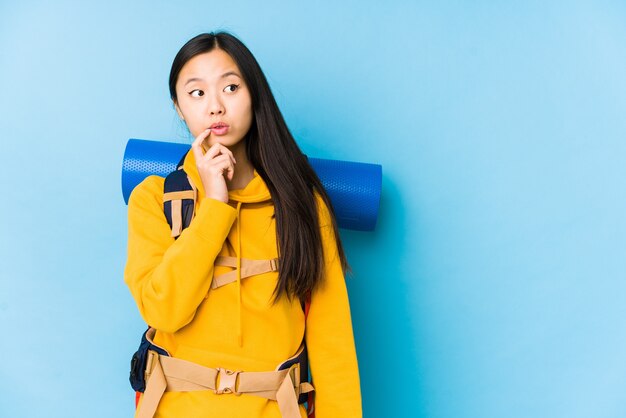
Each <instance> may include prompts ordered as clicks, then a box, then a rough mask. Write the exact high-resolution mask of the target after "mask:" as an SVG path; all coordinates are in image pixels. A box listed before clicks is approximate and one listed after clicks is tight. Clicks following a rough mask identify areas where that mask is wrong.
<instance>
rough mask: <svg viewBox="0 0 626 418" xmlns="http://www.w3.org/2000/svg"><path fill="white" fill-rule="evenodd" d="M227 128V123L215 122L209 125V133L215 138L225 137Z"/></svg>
mask: <svg viewBox="0 0 626 418" xmlns="http://www.w3.org/2000/svg"><path fill="white" fill-rule="evenodd" d="M228 128H229V126H228V124H227V123H224V122H215V123H214V124H213V125H211V132H212V133H213V134H214V135H217V136H221V135H226V134H227V133H228Z"/></svg>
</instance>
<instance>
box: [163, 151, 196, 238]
mask: <svg viewBox="0 0 626 418" xmlns="http://www.w3.org/2000/svg"><path fill="white" fill-rule="evenodd" d="M186 155H187V154H185V155H183V157H182V158H181V160H180V162H179V163H178V165H177V166H176V170H174V171H172V172H171V173H170V174H168V175H167V177H165V185H164V187H163V212H164V214H165V218H166V219H167V223H168V224H169V225H170V228H171V229H172V237H174V238H178V236H179V235H180V234H181V232H182V231H183V229H185V228H187V227H188V226H189V224H190V223H191V220H192V219H193V217H194V215H195V208H196V199H197V196H198V190H197V189H196V188H195V186H194V185H193V183H192V182H191V179H189V176H187V173H185V170H183V163H184V162H185V156H186Z"/></svg>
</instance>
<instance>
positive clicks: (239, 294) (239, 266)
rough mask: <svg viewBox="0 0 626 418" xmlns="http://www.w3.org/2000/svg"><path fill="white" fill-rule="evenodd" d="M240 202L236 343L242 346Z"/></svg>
mask: <svg viewBox="0 0 626 418" xmlns="http://www.w3.org/2000/svg"><path fill="white" fill-rule="evenodd" d="M240 209H241V202H237V247H238V248H237V314H238V316H239V318H238V319H239V329H238V330H237V343H238V344H239V347H241V346H242V344H243V341H242V329H241V328H242V325H241V218H240V217H239V211H240Z"/></svg>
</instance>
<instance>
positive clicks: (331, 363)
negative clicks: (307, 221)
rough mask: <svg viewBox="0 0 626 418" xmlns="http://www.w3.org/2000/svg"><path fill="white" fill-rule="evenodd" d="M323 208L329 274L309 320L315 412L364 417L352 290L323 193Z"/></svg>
mask: <svg viewBox="0 0 626 418" xmlns="http://www.w3.org/2000/svg"><path fill="white" fill-rule="evenodd" d="M318 208H319V219H320V228H321V234H322V242H323V248H324V266H325V267H324V272H325V279H324V281H323V282H322V284H321V286H320V287H319V288H318V290H316V291H315V292H314V293H313V295H312V297H311V305H310V308H309V315H308V318H307V323H306V343H307V349H308V352H309V364H310V368H311V375H312V377H313V385H314V386H315V416H316V417H317V418H330V417H361V416H362V407H361V388H360V383H359V370H358V364H357V358H356V349H355V344H354V336H353V332H352V321H351V316H350V305H349V302H348V292H347V289H346V284H345V279H344V275H343V271H342V268H341V261H340V258H339V255H338V251H337V242H336V239H335V236H334V234H333V229H332V224H331V221H330V212H329V211H328V208H327V207H326V205H325V204H324V203H323V200H321V198H318Z"/></svg>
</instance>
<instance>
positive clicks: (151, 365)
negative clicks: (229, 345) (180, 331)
mask: <svg viewBox="0 0 626 418" xmlns="http://www.w3.org/2000/svg"><path fill="white" fill-rule="evenodd" d="M302 349H303V347H302V346H301V347H300V350H298V353H300V351H301V350H302ZM297 355H298V354H296V356H297ZM294 357H295V356H294ZM197 390H210V391H213V392H214V393H215V394H217V395H231V396H237V395H241V394H242V393H245V394H248V395H254V396H260V397H262V398H266V399H271V400H275V401H277V402H278V408H279V409H280V413H281V415H282V417H283V418H300V411H299V408H298V397H299V396H300V395H301V394H305V393H309V392H312V391H314V388H313V386H312V385H311V384H310V383H308V382H301V381H300V364H299V363H294V364H292V365H291V366H290V367H289V368H286V369H283V370H275V371H268V372H245V371H239V370H227V369H224V368H216V369H214V368H210V367H205V366H201V365H199V364H196V363H193V362H190V361H187V360H182V359H178V358H174V357H170V356H167V355H161V354H159V353H157V352H156V351H154V350H148V358H147V364H146V388H145V391H144V394H143V399H142V401H141V404H140V405H139V410H138V414H137V418H152V417H153V416H154V414H155V412H156V409H157V407H158V405H159V402H160V400H161V397H162V396H163V393H164V392H166V391H168V392H169V391H173V392H186V391H197Z"/></svg>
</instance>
